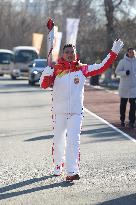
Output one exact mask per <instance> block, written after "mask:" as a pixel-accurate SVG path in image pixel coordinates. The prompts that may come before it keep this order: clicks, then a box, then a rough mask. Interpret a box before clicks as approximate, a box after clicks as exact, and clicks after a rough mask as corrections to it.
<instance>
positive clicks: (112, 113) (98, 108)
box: [84, 85, 136, 139]
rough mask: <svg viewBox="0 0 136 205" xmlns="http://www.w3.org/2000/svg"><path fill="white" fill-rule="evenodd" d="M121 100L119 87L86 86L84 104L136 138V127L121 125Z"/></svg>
mask: <svg viewBox="0 0 136 205" xmlns="http://www.w3.org/2000/svg"><path fill="white" fill-rule="evenodd" d="M119 101H120V98H119V96H118V91H117V89H109V88H107V89H106V88H103V87H100V86H90V85H87V86H85V102H84V106H85V107H86V108H87V109H88V110H90V111H91V112H94V113H95V114H97V115H98V116H99V117H101V118H103V119H105V120H106V121H108V122H109V123H111V124H112V125H114V126H115V127H117V128H119V129H120V130H122V131H123V132H125V133H126V134H128V135H130V136H131V137H133V138H134V139H136V128H134V129H130V128H129V127H128V126H126V127H125V128H122V127H120V116H119ZM128 112H129V103H128V105H127V110H126V123H128Z"/></svg>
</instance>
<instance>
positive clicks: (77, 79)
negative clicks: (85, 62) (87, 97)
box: [74, 76, 79, 84]
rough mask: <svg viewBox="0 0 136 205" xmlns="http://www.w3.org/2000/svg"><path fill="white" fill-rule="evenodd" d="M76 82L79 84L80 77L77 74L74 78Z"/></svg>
mask: <svg viewBox="0 0 136 205" xmlns="http://www.w3.org/2000/svg"><path fill="white" fill-rule="evenodd" d="M74 83H75V84H78V83H79V77H78V76H76V77H75V78H74Z"/></svg>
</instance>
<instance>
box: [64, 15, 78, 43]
mask: <svg viewBox="0 0 136 205" xmlns="http://www.w3.org/2000/svg"><path fill="white" fill-rule="evenodd" d="M79 21H80V19H78V18H67V21H66V43H67V44H73V45H75V46H76V40H77V33H78V27H79Z"/></svg>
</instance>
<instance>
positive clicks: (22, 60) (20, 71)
mask: <svg viewBox="0 0 136 205" xmlns="http://www.w3.org/2000/svg"><path fill="white" fill-rule="evenodd" d="M13 52H14V56H15V62H14V63H15V65H14V69H15V71H16V72H15V73H16V75H14V76H13V79H16V77H19V76H21V77H28V75H29V69H30V67H29V65H31V64H33V61H34V59H37V58H39V52H38V50H37V49H36V48H35V47H33V46H17V47H14V48H13Z"/></svg>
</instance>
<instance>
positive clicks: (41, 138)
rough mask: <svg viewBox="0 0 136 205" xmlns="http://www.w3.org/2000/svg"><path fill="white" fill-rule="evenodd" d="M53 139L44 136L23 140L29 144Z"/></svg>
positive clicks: (51, 136) (49, 136)
mask: <svg viewBox="0 0 136 205" xmlns="http://www.w3.org/2000/svg"><path fill="white" fill-rule="evenodd" d="M51 138H53V135H44V136H39V137H33V138H30V139H28V140H25V142H31V141H37V140H47V139H51Z"/></svg>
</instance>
